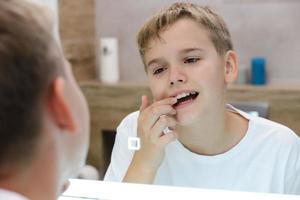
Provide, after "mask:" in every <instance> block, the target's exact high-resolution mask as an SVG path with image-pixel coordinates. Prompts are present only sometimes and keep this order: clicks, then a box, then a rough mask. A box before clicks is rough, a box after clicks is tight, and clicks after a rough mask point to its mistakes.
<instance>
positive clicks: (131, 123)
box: [117, 111, 139, 137]
mask: <svg viewBox="0 0 300 200" xmlns="http://www.w3.org/2000/svg"><path fill="white" fill-rule="evenodd" d="M138 117H139V111H135V112H132V113H130V114H128V115H127V116H126V117H124V119H123V120H122V121H121V123H120V124H119V125H118V127H117V137H128V136H136V135H137V120H138Z"/></svg>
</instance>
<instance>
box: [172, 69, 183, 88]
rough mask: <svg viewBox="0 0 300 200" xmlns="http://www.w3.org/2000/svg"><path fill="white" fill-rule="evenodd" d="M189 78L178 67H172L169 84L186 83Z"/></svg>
mask: <svg viewBox="0 0 300 200" xmlns="http://www.w3.org/2000/svg"><path fill="white" fill-rule="evenodd" d="M186 80H187V78H186V75H185V74H184V73H183V72H182V70H180V69H179V68H178V67H176V68H171V69H170V78H169V85H170V86H174V85H176V84H180V83H185V82H186Z"/></svg>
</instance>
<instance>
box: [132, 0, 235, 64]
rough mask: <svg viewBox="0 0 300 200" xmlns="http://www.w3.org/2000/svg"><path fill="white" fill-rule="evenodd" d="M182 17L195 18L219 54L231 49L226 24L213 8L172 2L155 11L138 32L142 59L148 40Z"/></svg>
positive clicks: (157, 36) (155, 37) (156, 36)
mask: <svg viewBox="0 0 300 200" xmlns="http://www.w3.org/2000/svg"><path fill="white" fill-rule="evenodd" d="M182 18H190V19H192V20H195V21H196V22H197V23H198V24H199V26H200V27H203V28H204V29H206V30H207V31H208V33H209V36H210V38H211V40H212V42H213V44H214V46H215V48H216V50H217V52H218V53H219V54H220V55H222V54H223V53H225V52H226V51H228V50H233V45H232V41H231V36H230V33H229V31H228V28H227V26H226V24H225V22H224V20H223V19H222V18H221V17H220V16H219V15H218V14H216V13H215V12H214V11H213V10H211V9H210V8H209V7H203V6H200V5H196V4H192V3H174V4H172V5H171V6H170V7H168V8H166V9H163V10H161V11H159V12H158V13H156V14H155V15H154V16H153V17H152V18H151V19H150V20H148V21H147V22H146V23H145V24H144V26H143V27H142V28H141V29H140V31H139V32H138V35H137V42H138V48H139V52H140V55H141V57H142V59H143V60H144V55H145V53H146V51H147V49H148V48H149V46H148V45H149V43H150V41H151V40H152V39H159V38H160V33H161V32H163V31H164V30H166V29H167V28H168V27H169V26H170V25H172V24H174V23H175V22H176V21H178V20H179V19H182ZM187 31H188V30H187Z"/></svg>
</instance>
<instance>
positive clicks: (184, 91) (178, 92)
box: [169, 90, 199, 97]
mask: <svg viewBox="0 0 300 200" xmlns="http://www.w3.org/2000/svg"><path fill="white" fill-rule="evenodd" d="M191 92H197V93H199V92H198V91H196V90H181V91H176V92H173V93H171V94H170V96H169V97H176V96H177V95H179V94H182V93H191Z"/></svg>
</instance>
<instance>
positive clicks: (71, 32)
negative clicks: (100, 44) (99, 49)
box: [58, 0, 96, 81]
mask: <svg viewBox="0 0 300 200" xmlns="http://www.w3.org/2000/svg"><path fill="white" fill-rule="evenodd" d="M58 8H59V33H60V37H61V41H62V44H63V49H64V52H65V55H66V57H67V59H68V60H69V61H70V62H71V63H72V67H73V72H74V75H75V77H76V79H77V80H78V81H85V80H91V79H95V78H96V71H95V70H96V58H95V50H96V47H95V33H96V29H95V1H94V0H75V1H73V0H59V1H58Z"/></svg>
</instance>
